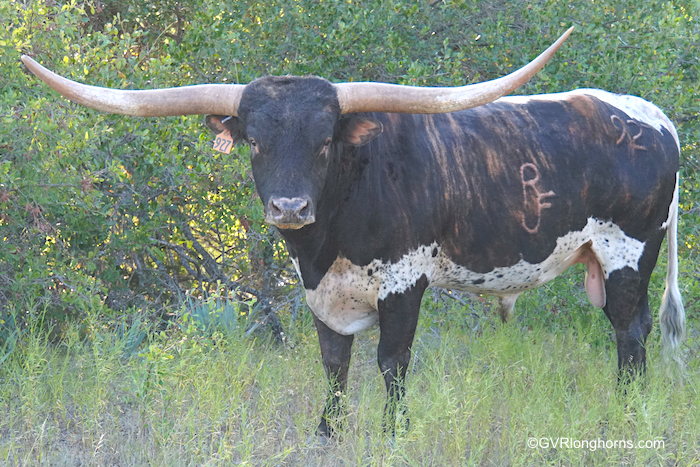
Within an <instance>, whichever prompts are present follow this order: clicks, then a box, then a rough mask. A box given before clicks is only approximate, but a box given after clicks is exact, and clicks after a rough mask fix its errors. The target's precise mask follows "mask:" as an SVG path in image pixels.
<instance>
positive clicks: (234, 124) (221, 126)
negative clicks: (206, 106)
mask: <svg viewBox="0 0 700 467" xmlns="http://www.w3.org/2000/svg"><path fill="white" fill-rule="evenodd" d="M205 121H206V124H207V126H208V127H209V129H210V130H211V131H212V132H213V133H214V134H216V135H218V134H219V133H221V132H222V131H224V130H228V131H229V133H231V137H232V138H233V142H234V143H240V142H242V141H244V140H245V133H244V132H243V129H242V128H241V123H240V120H238V117H227V116H225V115H207V118H206V120H205Z"/></svg>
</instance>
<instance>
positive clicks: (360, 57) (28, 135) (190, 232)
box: [0, 0, 700, 344]
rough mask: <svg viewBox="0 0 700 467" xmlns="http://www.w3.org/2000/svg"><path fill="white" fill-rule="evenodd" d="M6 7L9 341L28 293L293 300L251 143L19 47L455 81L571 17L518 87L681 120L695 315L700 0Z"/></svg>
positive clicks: (108, 310)
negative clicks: (87, 91)
mask: <svg viewBox="0 0 700 467" xmlns="http://www.w3.org/2000/svg"><path fill="white" fill-rule="evenodd" d="M0 17H2V18H3V25H4V27H3V29H2V31H0V76H2V80H1V81H0V118H1V119H2V124H1V125H0V236H1V237H2V243H0V310H2V313H3V324H2V325H3V330H2V332H0V342H3V343H4V344H8V342H9V340H10V337H11V336H13V335H15V334H13V333H14V332H15V331H17V329H18V327H21V326H20V324H21V322H20V321H21V316H22V314H23V313H24V314H26V313H31V312H34V311H36V310H41V312H42V313H43V314H44V316H45V317H46V319H47V323H48V324H51V326H50V327H51V329H53V330H54V332H55V333H57V336H60V333H61V329H62V328H61V326H62V324H61V323H64V322H65V321H66V320H68V319H71V320H84V319H85V317H86V316H88V315H89V314H91V313H92V314H94V313H95V312H96V311H95V310H99V311H98V313H99V314H100V315H101V316H103V317H106V318H108V319H111V320H115V321H118V320H120V319H129V320H131V319H135V317H139V319H142V318H143V317H147V318H149V319H151V320H155V321H159V320H161V319H162V318H167V316H169V315H170V314H172V313H178V312H179V311H178V310H180V311H181V310H183V305H186V308H187V306H189V308H188V309H189V310H190V311H191V312H192V313H195V314H196V313H197V311H196V310H197V306H198V305H197V303H199V302H198V300H200V299H207V298H211V297H221V300H223V301H222V302H220V304H222V306H223V308H222V309H223V310H224V311H226V310H228V311H229V312H230V313H232V316H233V318H231V319H233V320H234V321H235V320H236V319H238V318H236V316H250V315H251V314H252V315H253V317H254V319H260V317H261V316H266V315H267V313H268V312H269V310H270V309H275V310H276V311H277V312H278V313H279V314H280V315H281V316H282V317H283V321H285V322H287V321H288V320H289V319H294V318H295V317H296V313H297V311H298V310H299V309H301V308H300V307H301V306H303V305H302V304H303V300H301V296H300V291H299V289H298V288H297V287H296V285H295V284H296V278H295V276H294V274H293V269H291V268H290V265H289V262H288V260H287V256H286V252H285V250H284V247H283V245H282V244H281V242H280V239H279V237H278V235H277V234H276V232H274V231H272V230H270V229H268V228H267V227H266V226H265V225H263V223H262V209H261V205H260V203H259V201H258V200H257V198H256V195H255V191H254V186H253V183H252V178H251V175H250V170H249V166H248V149H247V148H245V147H240V148H237V149H236V150H235V151H234V152H233V153H232V154H231V155H222V154H218V153H215V152H214V151H212V149H211V148H210V146H211V140H212V137H211V134H209V133H208V131H207V130H206V128H205V127H204V125H202V121H203V118H201V117H178V118H157V119H156V118H148V119H144V118H129V117H122V116H114V115H105V114H101V113H99V112H96V111H92V110H88V109H85V108H83V107H79V106H76V105H74V104H72V103H70V102H68V101H66V100H64V99H62V98H60V97H59V96H58V95H57V94H56V93H54V92H53V91H51V90H49V89H48V88H47V87H46V86H45V85H43V84H42V83H41V82H39V81H38V80H37V79H36V78H35V77H34V76H33V75H31V74H30V73H28V71H27V70H26V69H25V68H24V67H23V66H22V64H21V62H20V60H19V57H20V55H21V54H28V55H30V56H32V57H34V58H35V59H36V60H38V61H39V62H41V63H42V64H44V65H45V66H47V67H48V68H49V69H51V70H54V71H55V72H57V73H59V74H62V75H64V76H68V77H70V78H72V79H75V80H78V81H81V82H85V83H89V84H94V85H101V86H109V87H116V88H156V87H164V86H179V85H187V84H194V83H210V82H211V83H225V82H239V83H246V82H248V81H250V80H252V79H254V78H256V77H259V76H261V75H264V74H286V73H290V74H298V75H304V74H316V75H320V76H323V77H326V78H328V79H330V80H332V81H352V80H355V81H358V80H375V81H386V82H396V83H407V84H416V85H457V84H463V83H467V82H472V81H481V80H487V79H491V78H495V77H498V76H502V75H504V74H506V73H508V72H509V71H512V70H513V69H515V68H517V67H519V66H521V65H523V64H525V63H526V62H528V61H529V60H530V59H532V58H533V57H534V56H536V55H537V54H538V53H539V52H540V51H542V50H543V49H544V48H545V47H546V46H548V45H549V44H550V43H551V42H552V41H553V40H554V39H555V38H556V37H558V36H559V34H561V33H562V32H563V31H564V30H565V29H566V28H568V27H569V26H570V25H575V26H576V30H575V32H574V34H573V35H572V36H571V38H570V39H569V40H568V42H567V43H566V44H565V45H564V47H563V48H562V49H561V51H560V52H559V53H558V54H557V55H556V57H555V58H554V59H553V60H552V61H551V63H550V64H549V65H547V67H546V69H545V70H544V71H542V72H540V73H539V74H538V75H537V76H536V78H534V79H533V80H532V81H531V82H530V83H529V84H527V85H526V86H524V87H523V88H522V89H521V92H522V93H540V92H556V91H563V90H569V89H573V88H579V87H597V88H603V89H607V90H610V91H614V92H619V93H631V94H635V95H639V96H642V97H644V98H646V99H648V100H651V101H652V102H654V103H656V104H657V105H659V106H660V107H661V108H662V109H663V110H664V111H665V112H666V113H667V114H668V115H669V116H670V118H671V119H672V120H673V121H674V122H676V124H677V125H678V130H679V134H680V137H681V141H682V144H683V153H682V180H683V181H682V189H681V209H682V215H681V233H680V236H681V242H680V243H681V255H682V258H684V259H685V261H683V263H682V265H683V266H682V267H683V270H682V278H681V284H682V289H683V292H684V293H685V300H686V303H687V307H688V310H689V314H690V316H691V317H696V316H697V313H696V311H695V304H696V302H697V300H698V297H700V287H698V283H697V279H696V277H697V275H696V270H697V266H696V264H697V262H696V259H697V251H698V244H697V238H698V229H697V227H696V226H697V225H698V222H697V221H698V217H697V215H698V211H700V207H699V206H698V203H699V201H700V195H699V194H698V193H700V191H699V190H698V189H697V188H698V184H699V183H700V148H699V146H698V141H700V119H699V118H698V114H699V112H700V99H699V96H700V60H699V59H698V55H700V52H699V50H700V48H699V47H698V44H699V42H700V21H699V18H700V4H699V3H698V2H697V1H690V0H689V1H669V2H645V3H644V4H643V5H642V4H640V3H639V2H634V1H629V0H609V1H600V0H585V1H584V0H580V1H574V2H558V1H529V2H528V1H517V2H500V1H499V2H493V1H488V2H486V1H478V2H472V1H462V0H455V1H449V0H444V1H439V0H433V1H431V2H427V1H421V2H399V1H387V0H374V1H368V0H364V1H359V0H313V1H312V0H296V1H292V0H289V1H277V0H265V1H260V2H257V1H255V2H217V1H212V0H195V1H191V2H177V1H173V0H154V1H150V2H139V1H131V0H117V1H112V0H106V1H94V2H80V3H79V2H76V1H75V0H72V1H70V2H68V1H66V2H63V1H55V0H47V1H15V0H0ZM662 261H664V260H662ZM659 277H662V275H661V276H659ZM656 287H657V288H660V287H661V285H657V286H656ZM242 305H245V306H242ZM227 307H228V308H227ZM205 311H207V312H208V309H206V310H205ZM258 311H260V312H262V314H257V313H258ZM204 314H206V313H204ZM256 316H257V318H255V317H256ZM274 318H275V316H272V315H271V318H270V319H268V321H270V322H273V323H274V322H275V319H274ZM202 319H204V318H202ZM275 329H277V331H278V332H279V330H280V329H281V328H279V327H277V328H275ZM278 336H279V334H278Z"/></svg>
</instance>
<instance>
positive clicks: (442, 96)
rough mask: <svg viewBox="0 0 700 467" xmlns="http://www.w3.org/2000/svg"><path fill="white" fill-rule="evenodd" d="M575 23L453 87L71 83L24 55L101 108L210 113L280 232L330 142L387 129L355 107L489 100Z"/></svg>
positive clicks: (295, 215)
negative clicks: (493, 70)
mask: <svg viewBox="0 0 700 467" xmlns="http://www.w3.org/2000/svg"><path fill="white" fill-rule="evenodd" d="M572 30H573V28H570V29H569V30H568V31H566V32H565V33H564V34H563V35H562V36H561V37H560V38H559V39H558V40H557V41H556V42H555V43H554V44H552V45H551V46H550V47H549V48H548V49H547V50H545V51H544V52H543V53H542V54H541V55H540V56H538V57H537V58H536V59H534V60H533V61H532V62H530V63H529V64H527V65H526V66H524V67H523V68H521V69H519V70H517V71H515V72H513V73H511V74H509V75H507V76H504V77H502V78H498V79H495V80H492V81H487V82H483V83H477V84H471V85H467V86H461V87H449V88H441V87H414V86H401V85H394V84H383V83H367V82H363V83H340V84H332V83H330V82H328V81H326V80H324V79H321V78H296V77H265V78H261V79H258V80H255V81H253V82H251V83H250V84H247V85H242V84H203V85H197V86H185V87H178V88H168V89H158V90H143V91H130V90H117V89H107V88H100V87H95V86H88V85H85V84H80V83H77V82H75V81H71V80H68V79H66V78H63V77H61V76H58V75H56V74H55V73H53V72H51V71H49V70H47V69H46V68H44V67H42V66H41V65H39V64H38V63H36V62H35V61H34V60H32V59H31V58H30V57H28V56H26V55H25V56H22V61H23V62H24V63H25V65H27V67H28V68H29V69H30V70H31V71H32V72H33V73H34V74H35V75H37V76H38V77H39V78H41V79H42V80H43V81H44V82H46V83H47V84H48V85H49V86H51V87H52V88H53V89H55V90H56V91H58V92H59V93H60V94H61V95H63V96H64V97H66V98H68V99H70V100H72V101H74V102H76V103H78V104H82V105H85V106H87V107H90V108H93V109H97V110H101V111H103V112H109V113H117V114H123V115H133V116H141V117H161V116H174V115H195V114H199V115H208V116H207V126H209V128H210V129H211V130H212V131H214V132H215V133H220V132H221V131H223V130H224V129H227V130H229V131H230V132H231V135H232V136H233V137H234V139H235V140H239V141H244V140H245V141H247V142H248V144H249V145H250V148H251V151H250V153H251V159H252V167H253V177H254V179H255V184H256V188H257V191H258V193H259V194H260V197H261V199H262V201H263V205H264V206H265V220H266V221H267V222H268V223H270V224H272V225H276V226H277V227H279V228H282V229H298V228H301V227H303V226H305V225H307V224H311V223H313V222H315V214H316V212H315V208H316V205H317V202H318V199H319V196H320V192H321V189H322V188H323V183H324V180H325V174H326V172H327V170H328V165H329V159H330V157H329V154H330V152H331V145H333V144H334V143H343V144H351V145H362V144H365V143H367V142H368V141H370V140H371V139H373V138H374V137H376V136H377V135H378V134H380V133H381V131H382V127H381V124H379V122H377V121H375V120H372V119H370V118H367V117H363V116H360V115H354V114H357V113H362V112H397V113H415V114H419V113H443V112H452V111H457V110H464V109H468V108H472V107H476V106H479V105H483V104H487V103H489V102H492V101H494V100H496V99H498V98H499V97H501V96H504V95H506V94H509V93H510V92H512V91H514V90H515V89H516V88H518V87H520V86H521V85H523V84H524V83H526V82H527V81H528V80H529V79H530V78H531V77H532V76H533V75H534V74H535V73H537V72H538V71H539V70H540V69H541V68H542V67H543V66H544V65H545V63H547V61H548V60H549V59H550V58H551V57H552V56H553V55H554V53H555V52H556V51H557V50H558V49H559V47H560V46H561V44H562V43H563V42H564V41H565V40H566V38H567V37H568V36H569V34H571V31H572ZM226 117H231V118H226Z"/></svg>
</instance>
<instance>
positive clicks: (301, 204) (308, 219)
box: [265, 196, 316, 230]
mask: <svg viewBox="0 0 700 467" xmlns="http://www.w3.org/2000/svg"><path fill="white" fill-rule="evenodd" d="M265 211H266V212H265V222H267V223H268V224H271V225H274V226H276V227H278V228H280V229H294V230H296V229H301V228H302V227H304V226H305V225H308V224H313V223H314V222H316V216H315V215H314V206H313V202H312V201H311V198H309V197H308V196H306V197H303V198H282V197H272V198H270V201H268V203H267V209H266V210H265Z"/></svg>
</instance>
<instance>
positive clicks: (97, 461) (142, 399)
mask: <svg viewBox="0 0 700 467" xmlns="http://www.w3.org/2000/svg"><path fill="white" fill-rule="evenodd" d="M565 280H566V279H565ZM540 293H544V294H545V295H547V291H546V290H544V291H542V292H540V291H533V292H530V294H528V295H525V296H524V297H523V303H524V304H525V305H527V304H528V303H529V302H530V301H532V302H535V301H537V300H538V297H539V294H540ZM436 297H438V294H433V295H432V296H431V297H429V298H428V299H427V300H426V302H425V307H424V308H425V310H424V311H425V312H424V315H423V317H422V320H421V323H420V326H419V334H418V335H417V338H416V341H415V345H414V348H413V350H414V359H413V360H412V363H411V369H410V370H411V371H410V374H409V380H408V393H407V398H406V399H405V404H406V408H407V410H408V414H409V418H410V428H409V430H408V431H406V432H401V433H399V434H398V436H397V437H396V439H395V440H394V441H393V442H388V441H387V440H386V439H385V438H384V437H383V436H382V435H381V411H382V408H383V405H384V383H383V379H382V378H381V376H380V375H379V372H378V370H377V366H376V363H375V356H376V344H377V342H378V331H377V330H376V329H375V330H372V331H370V332H366V333H363V334H360V335H358V336H357V338H356V341H355V342H356V344H355V347H354V355H353V364H352V367H351V376H350V389H349V391H348V394H347V397H348V404H347V405H348V414H347V418H348V420H347V421H348V423H347V432H346V433H345V440H344V442H341V443H337V444H333V445H331V446H328V447H324V448H319V447H315V446H314V445H313V444H309V443H307V438H308V437H309V436H310V435H311V434H312V433H313V430H314V428H315V426H316V424H317V423H318V416H319V413H320V410H321V407H322V403H323V397H324V384H325V376H324V373H323V369H322V367H321V363H320V355H319V350H318V344H317V342H316V337H315V333H314V331H313V329H312V325H311V322H310V320H309V319H308V316H307V317H305V318H304V319H302V320H300V321H299V322H298V323H297V328H296V329H297V330H296V332H295V334H294V336H293V340H294V345H293V347H291V346H290V347H281V346H278V345H275V344H272V343H270V342H268V341H267V340H266V339H251V338H245V337H244V336H243V331H242V330H233V331H231V332H229V333H227V334H226V335H224V334H222V333H219V332H213V333H209V334H206V335H203V334H202V332H201V331H199V330H198V328H196V327H195V326H193V325H191V323H192V321H189V322H187V321H185V322H182V321H181V326H179V327H173V328H172V329H169V330H166V331H162V332H158V333H153V332H150V333H149V335H148V337H146V338H145V339H144V340H143V342H142V343H141V346H140V347H139V348H138V350H136V351H133V348H132V344H133V336H134V335H135V334H139V333H141V332H142V331H141V330H140V329H137V330H136V331H135V332H130V331H129V329H128V327H126V326H124V325H122V326H116V327H114V326H112V327H111V328H107V327H101V326H100V325H99V324H98V322H97V321H96V320H95V321H94V322H93V325H92V327H91V328H90V329H88V330H87V331H86V330H84V329H82V330H79V329H77V328H75V329H73V328H69V329H67V330H66V331H65V332H64V336H65V337H64V339H63V340H62V341H61V342H60V344H55V343H51V342H50V341H49V337H48V335H47V333H46V332H44V331H42V330H41V329H42V327H41V326H39V325H32V322H30V323H29V324H30V326H29V328H28V329H27V330H26V331H25V332H24V333H23V335H22V338H21V340H20V341H19V342H18V343H17V345H16V348H15V351H14V352H13V353H12V354H11V355H10V357H9V358H8V359H7V360H6V361H5V362H4V363H3V365H2V367H1V368H0V464H3V463H4V464H6V465H51V466H61V465H70V466H73V465H151V466H179V465H183V466H185V465H232V464H240V465H319V466H321V465H323V466H334V465H338V466H341V465H409V466H414V465H691V464H693V463H697V462H700V435H699V434H698V433H700V417H698V415H697V414H698V401H699V400H700V398H699V397H698V389H699V388H700V377H699V376H698V372H697V362H691V364H690V366H689V368H688V371H687V372H686V373H687V375H686V376H685V377H684V378H681V377H678V376H675V377H669V371H668V368H667V367H666V366H664V365H663V364H662V362H661V358H660V356H659V346H658V339H657V338H655V334H652V337H651V338H650V342H649V346H648V353H649V354H648V358H649V361H650V364H649V368H648V372H647V375H646V377H645V378H643V379H641V380H640V381H637V382H634V383H632V384H631V385H630V386H629V387H628V388H627V394H626V395H624V394H623V393H622V392H621V391H619V390H617V389H616V384H615V378H616V376H615V375H616V361H617V359H616V356H615V346H614V343H613V342H612V341H611V338H610V332H609V325H608V324H607V322H606V320H605V318H604V317H603V316H602V313H600V312H597V311H595V310H593V309H591V308H590V307H588V308H581V309H580V310H579V309H577V310H575V311H573V312H570V313H566V314H562V315H561V316H556V317H554V318H551V317H550V318H548V319H541V320H536V319H533V318H532V316H529V317H528V316H526V317H521V318H520V319H518V320H517V321H516V322H514V323H512V324H509V325H506V326H501V325H498V324H491V318H489V317H487V316H485V315H483V314H482V313H483V311H484V309H485V308H488V306H489V304H490V302H489V301H486V302H485V303H484V304H482V302H481V301H479V300H478V299H468V300H469V306H470V308H471V311H473V312H474V314H473V315H469V316H468V313H466V312H465V311H464V310H463V309H462V308H461V305H460V308H456V307H455V304H456V302H452V301H450V299H446V300H447V302H445V299H439V298H436ZM561 300H562V299H558V300H552V298H551V295H550V302H553V303H557V302H560V301H561ZM571 300H572V299H571V298H569V301H570V302H571ZM573 300H574V301H575V300H576V298H574V299H573ZM548 306H551V305H548ZM545 312H547V311H545ZM548 313H550V314H551V315H553V314H552V313H551V312H548ZM493 321H495V320H493ZM539 321H541V322H542V324H537V323H538V322H539ZM549 321H552V322H554V323H559V325H558V326H552V324H551V322H549ZM188 323H189V324H188ZM477 324H478V326H477ZM475 328H476V329H477V331H476V332H475V331H473V329H475ZM553 328H554V329H553ZM656 337H658V336H656ZM529 438H535V439H538V440H541V439H543V438H551V440H550V444H553V443H554V442H555V441H556V439H557V438H568V440H569V441H568V444H569V447H567V446H564V447H561V446H558V447H557V448H554V447H552V446H550V447H549V448H547V447H545V446H543V447H537V448H530V447H528V444H527V443H528V440H529ZM599 440H600V441H599ZM614 440H618V441H625V442H632V443H633V444H635V445H636V444H637V443H638V442H640V441H646V440H652V441H653V440H657V441H662V442H663V443H664V445H663V447H658V448H656V449H654V448H651V449H639V448H636V447H633V448H631V449H630V448H627V447H624V448H609V449H608V448H602V447H601V448H600V449H595V450H591V449H590V448H585V447H584V448H580V447H579V448H575V447H574V443H580V442H583V441H585V442H591V441H593V442H594V444H595V443H601V442H602V443H604V442H606V441H610V442H611V443H612V441H614ZM541 444H542V445H544V444H545V440H542V441H541ZM586 446H589V445H586ZM595 446H596V447H597V444H595Z"/></svg>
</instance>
